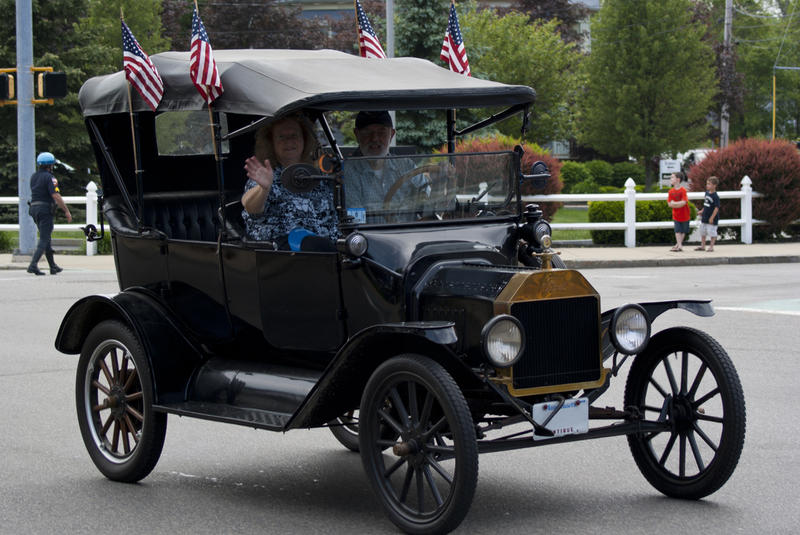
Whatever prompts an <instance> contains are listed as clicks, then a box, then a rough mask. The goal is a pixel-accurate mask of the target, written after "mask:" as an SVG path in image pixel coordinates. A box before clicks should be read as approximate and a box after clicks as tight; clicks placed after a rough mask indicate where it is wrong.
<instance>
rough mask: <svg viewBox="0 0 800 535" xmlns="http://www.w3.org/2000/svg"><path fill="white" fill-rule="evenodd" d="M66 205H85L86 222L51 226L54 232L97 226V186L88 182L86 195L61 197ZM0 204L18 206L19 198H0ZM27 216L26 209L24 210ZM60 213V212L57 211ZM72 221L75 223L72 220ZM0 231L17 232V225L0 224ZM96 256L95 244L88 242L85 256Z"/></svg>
mask: <svg viewBox="0 0 800 535" xmlns="http://www.w3.org/2000/svg"><path fill="white" fill-rule="evenodd" d="M62 198H63V199H64V202H65V203H67V204H85V205H86V221H85V222H84V223H77V222H74V223H59V224H56V225H54V226H53V229H54V230H81V227H83V226H85V225H89V224H92V225H94V226H97V184H95V183H94V182H89V183H88V184H86V195H83V196H81V195H72V196H65V197H62ZM0 204H13V205H14V206H18V205H19V197H0ZM25 213H26V214H27V213H28V211H27V208H26V209H25ZM59 213H60V211H59ZM73 221H75V220H74V219H73ZM0 230H15V231H17V232H19V223H13V224H12V223H5V224H0ZM95 254H97V243H96V242H89V243H87V244H86V256H94V255H95Z"/></svg>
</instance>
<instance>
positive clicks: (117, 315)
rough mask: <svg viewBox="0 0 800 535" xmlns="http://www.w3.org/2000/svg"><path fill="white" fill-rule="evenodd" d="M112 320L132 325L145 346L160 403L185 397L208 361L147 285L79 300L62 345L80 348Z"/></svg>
mask: <svg viewBox="0 0 800 535" xmlns="http://www.w3.org/2000/svg"><path fill="white" fill-rule="evenodd" d="M109 319H115V320H117V321H119V322H121V323H123V324H124V325H127V326H128V327H129V328H130V329H131V330H133V332H134V333H135V334H136V336H137V337H138V338H139V340H140V341H141V343H142V345H143V346H144V349H145V352H146V353H147V355H146V357H147V359H148V360H149V362H150V369H151V370H152V374H153V385H154V386H155V403H156V404H161V403H169V402H174V401H183V400H184V399H185V393H186V385H187V384H188V381H189V378H190V376H191V375H192V373H193V372H194V370H195V369H196V368H197V367H198V366H199V365H200V364H201V363H202V360H203V352H202V350H200V349H199V348H198V347H197V346H196V344H194V343H193V342H192V341H191V340H189V339H187V338H186V336H184V334H183V333H182V331H181V329H180V328H179V327H178V325H177V323H176V322H175V320H174V319H173V318H172V317H171V315H170V314H169V312H168V311H167V310H166V309H165V308H164V307H163V305H161V304H160V303H159V302H158V300H157V299H155V298H154V297H153V296H151V295H149V292H147V291H146V290H137V289H129V290H125V291H124V292H121V293H119V294H116V295H114V296H103V295H92V296H88V297H84V298H83V299H81V300H80V301H78V302H76V303H75V304H74V305H72V307H71V308H70V309H69V311H68V312H67V314H66V316H64V319H63V320H62V322H61V326H60V327H59V329H58V334H57V335H56V341H55V346H56V349H58V350H59V351H61V352H62V353H67V354H77V353H80V352H81V350H82V348H83V344H84V342H85V341H86V337H87V336H88V335H89V333H90V332H91V330H92V329H93V328H94V327H95V326H97V325H98V324H99V323H101V322H103V321H105V320H109Z"/></svg>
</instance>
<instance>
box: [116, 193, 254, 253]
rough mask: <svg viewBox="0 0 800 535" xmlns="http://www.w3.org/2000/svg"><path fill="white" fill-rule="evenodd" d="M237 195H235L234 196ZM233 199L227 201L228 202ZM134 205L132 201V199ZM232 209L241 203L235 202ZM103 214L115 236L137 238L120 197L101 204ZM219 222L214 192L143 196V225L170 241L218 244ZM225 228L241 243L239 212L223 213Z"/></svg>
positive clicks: (131, 217)
mask: <svg viewBox="0 0 800 535" xmlns="http://www.w3.org/2000/svg"><path fill="white" fill-rule="evenodd" d="M237 195H238V194H237ZM233 197H234V196H233V195H231V196H230V197H227V199H228V200H229V201H230V199H231V198H233ZM132 200H133V202H135V198H134V199H132ZM228 204H229V205H230V204H233V205H234V206H235V205H236V204H239V206H241V203H239V202H238V201H234V202H233V203H230V202H229V203H228ZM103 213H104V215H105V217H106V219H107V220H108V224H109V225H110V226H111V228H112V229H113V230H114V231H115V232H120V233H123V234H130V233H133V234H137V229H136V217H135V216H134V214H131V213H130V210H129V209H128V207H127V206H126V205H125V203H124V201H123V199H122V197H121V196H111V197H107V198H106V199H105V200H104V205H103ZM221 222H222V217H221V214H220V212H219V193H218V192H217V191H191V192H184V191H179V192H163V193H148V194H145V195H144V213H143V216H142V224H143V225H144V226H145V227H150V228H154V229H157V230H159V231H161V232H163V233H164V234H165V235H166V236H167V238H170V239H173V240H193V241H217V234H218V232H219V228H220V225H221ZM226 227H227V230H228V236H229V238H231V239H240V238H241V237H242V235H243V229H244V224H243V222H242V218H241V209H240V210H239V211H238V212H237V210H235V209H228V210H226Z"/></svg>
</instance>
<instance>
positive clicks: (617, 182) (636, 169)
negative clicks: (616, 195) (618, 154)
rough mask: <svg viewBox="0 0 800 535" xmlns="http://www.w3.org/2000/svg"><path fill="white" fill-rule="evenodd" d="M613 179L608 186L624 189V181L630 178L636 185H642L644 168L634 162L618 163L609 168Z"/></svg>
mask: <svg viewBox="0 0 800 535" xmlns="http://www.w3.org/2000/svg"><path fill="white" fill-rule="evenodd" d="M611 167H612V168H613V169H612V174H613V178H612V179H611V184H609V185H610V186H616V187H618V188H624V187H625V181H626V180H628V178H632V179H633V181H634V182H636V184H644V181H645V171H644V166H643V165H639V164H638V163H634V162H618V163H615V164H613V165H612V166H611Z"/></svg>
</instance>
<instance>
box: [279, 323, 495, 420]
mask: <svg viewBox="0 0 800 535" xmlns="http://www.w3.org/2000/svg"><path fill="white" fill-rule="evenodd" d="M456 341H457V335H456V332H455V328H454V324H453V323H451V322H445V321H419V322H404V323H391V324H380V325H374V326H371V327H368V328H366V329H364V330H362V331H360V332H358V333H357V334H356V335H355V336H353V337H352V338H351V339H350V340H348V342H347V344H345V346H344V347H343V348H342V349H341V350H340V351H339V352H338V353H337V355H336V357H335V358H334V359H333V361H331V363H330V365H329V366H328V368H327V369H326V370H325V372H324V373H323V375H322V377H321V378H320V380H319V382H318V383H317V384H316V386H314V388H313V389H312V391H311V393H310V394H309V395H308V397H307V398H306V399H305V401H304V402H303V404H302V405H301V406H300V408H299V409H298V411H297V412H296V413H295V415H294V416H293V417H292V419H291V420H290V421H289V422H288V424H287V426H286V429H287V430H288V429H295V428H301V427H313V426H317V425H322V424H324V423H326V422H329V421H331V420H333V419H334V418H336V417H337V416H341V415H342V414H344V413H345V412H346V411H348V410H352V409H357V408H358V406H359V404H360V402H361V393H362V392H363V390H364V387H365V386H366V384H367V381H368V380H369V378H370V376H371V375H372V373H373V372H374V371H375V369H376V368H377V367H378V366H380V365H381V364H382V363H383V362H385V361H386V360H388V359H390V358H392V357H394V356H397V355H400V354H405V353H416V354H419V355H424V356H426V357H428V358H431V359H433V360H435V361H436V362H438V363H439V364H441V365H442V366H443V367H444V368H445V369H446V370H447V371H448V372H449V373H450V374H451V375H452V376H453V378H454V379H455V381H456V382H457V383H458V384H459V385H462V387H463V386H465V385H469V386H477V385H479V384H480V381H479V379H478V378H476V376H475V375H474V374H473V373H472V371H471V370H470V368H469V367H467V366H466V365H465V364H464V363H463V362H462V361H461V360H460V359H459V358H458V357H457V355H456V354H455V353H454V352H453V350H452V346H453V344H455V342H456Z"/></svg>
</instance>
